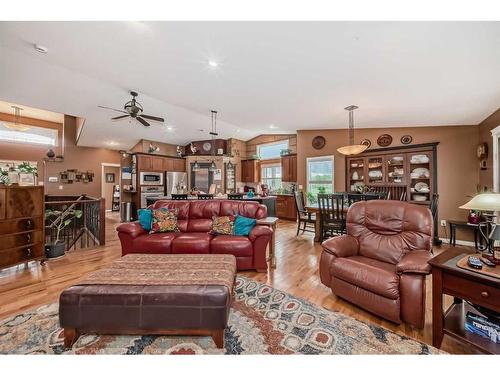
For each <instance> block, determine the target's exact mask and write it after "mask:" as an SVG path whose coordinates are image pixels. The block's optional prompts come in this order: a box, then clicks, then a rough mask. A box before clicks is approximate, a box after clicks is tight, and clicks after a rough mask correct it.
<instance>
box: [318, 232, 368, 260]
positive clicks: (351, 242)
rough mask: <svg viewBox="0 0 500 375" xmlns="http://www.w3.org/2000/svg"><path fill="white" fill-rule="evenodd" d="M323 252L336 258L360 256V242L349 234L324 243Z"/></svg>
mask: <svg viewBox="0 0 500 375" xmlns="http://www.w3.org/2000/svg"><path fill="white" fill-rule="evenodd" d="M321 246H323V250H324V251H326V252H328V253H330V254H332V255H335V256H336V257H351V256H354V255H357V254H358V250H359V242H358V240H357V239H356V238H355V237H353V236H349V235H348V234H344V235H342V236H337V237H333V238H330V239H328V240H326V241H324V242H323V243H322V244H321Z"/></svg>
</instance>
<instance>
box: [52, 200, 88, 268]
mask: <svg viewBox="0 0 500 375" xmlns="http://www.w3.org/2000/svg"><path fill="white" fill-rule="evenodd" d="M81 217H82V211H81V210H75V209H72V208H65V207H64V206H63V210H62V211H59V210H51V209H47V210H45V219H46V220H48V221H50V225H49V226H50V227H51V228H56V236H55V239H54V240H53V242H51V243H48V244H47V245H46V247H45V255H46V256H47V258H57V257H60V256H62V255H64V247H65V244H64V242H63V241H61V240H60V237H61V231H62V230H63V229H64V228H66V227H67V226H68V225H69V224H70V223H71V221H72V220H73V219H74V218H77V219H79V218H81Z"/></svg>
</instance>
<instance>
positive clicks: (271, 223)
mask: <svg viewBox="0 0 500 375" xmlns="http://www.w3.org/2000/svg"><path fill="white" fill-rule="evenodd" d="M277 223H278V218H277V217H274V216H268V217H266V218H265V219H258V220H257V225H267V226H268V227H271V229H272V230H273V235H272V237H271V242H269V256H268V257H267V261H268V262H269V267H270V268H276V253H275V250H276V224H277Z"/></svg>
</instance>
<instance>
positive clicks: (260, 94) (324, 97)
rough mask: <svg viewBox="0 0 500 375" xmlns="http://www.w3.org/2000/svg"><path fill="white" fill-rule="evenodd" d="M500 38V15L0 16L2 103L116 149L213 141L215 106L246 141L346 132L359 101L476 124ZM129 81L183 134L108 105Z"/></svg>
mask: <svg viewBox="0 0 500 375" xmlns="http://www.w3.org/2000/svg"><path fill="white" fill-rule="evenodd" d="M35 42H36V43H39V44H42V45H44V46H46V47H48V49H49V52H48V54H46V55H43V54H39V53H37V52H35V50H34V49H33V43H35ZM499 46H500V23H498V22H146V23H144V22H0V56H1V59H0V100H7V101H12V102H16V103H22V104H24V105H29V106H33V107H39V108H44V109H47V110H51V111H56V112H61V113H67V114H72V115H75V116H80V117H84V118H86V119H87V120H86V125H85V130H84V133H83V135H82V137H81V143H80V144H82V145H88V146H106V147H109V146H107V142H110V141H114V142H117V145H116V146H113V147H112V148H116V149H121V148H127V147H131V146H133V145H134V144H135V143H136V142H137V141H138V140H139V139H141V138H146V139H153V140H157V141H163V142H168V143H179V144H185V143H187V142H189V141H191V140H199V139H206V138H208V133H207V131H208V129H209V127H210V109H216V110H218V111H219V117H218V119H219V121H218V124H219V132H220V135H221V137H237V138H240V139H249V138H251V137H253V136H256V135H258V134H262V133H290V132H294V131H296V130H297V129H323V128H345V127H346V124H347V114H346V112H345V111H344V110H343V108H344V107H345V106H347V105H349V104H357V105H358V106H359V107H360V109H359V110H358V111H357V112H356V115H355V119H356V126H357V127H393V126H424V125H455V124H477V123H479V122H480V121H482V120H483V119H484V118H485V117H487V116H488V115H489V114H491V113H492V112H493V111H495V110H496V109H497V108H498V107H499V106H500V48H499ZM208 60H214V61H217V62H218V63H219V66H218V67H217V68H215V69H214V68H211V67H210V66H209V65H208V63H207V62H208ZM129 89H135V90H137V91H138V92H139V93H140V95H139V101H140V102H141V103H142V104H143V106H144V108H145V113H147V114H151V115H156V116H163V117H165V118H166V120H167V121H166V122H167V125H168V126H171V127H172V130H167V127H166V126H162V125H159V124H155V125H153V126H151V127H150V128H144V127H142V126H140V125H139V124H136V123H129V121H128V120H121V121H114V122H112V121H110V120H109V118H110V117H112V116H114V115H116V114H115V113H114V112H112V111H107V110H103V109H99V108H97V105H99V104H100V105H105V106H110V107H116V108H120V107H121V106H122V105H123V104H124V103H125V102H126V101H127V100H129V95H128V91H129ZM271 124H272V125H274V127H273V128H270V126H271ZM198 129H203V130H204V132H200V131H198Z"/></svg>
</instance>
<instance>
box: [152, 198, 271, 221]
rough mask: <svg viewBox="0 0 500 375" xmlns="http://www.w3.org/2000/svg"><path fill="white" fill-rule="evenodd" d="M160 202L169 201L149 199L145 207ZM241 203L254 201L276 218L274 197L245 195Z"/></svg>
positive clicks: (268, 214)
mask: <svg viewBox="0 0 500 375" xmlns="http://www.w3.org/2000/svg"><path fill="white" fill-rule="evenodd" d="M197 199H198V198H197V197H196V196H195V195H188V200H197ZM214 199H227V196H225V195H221V196H214ZM160 200H169V198H168V197H151V198H146V202H147V205H148V206H150V205H152V204H153V203H154V202H156V201H160ZM241 200H243V201H254V202H258V203H260V204H263V205H264V206H266V207H267V216H276V196H273V195H268V196H266V197H261V196H257V195H255V196H253V197H248V196H246V195H244V196H243V198H242V199H241Z"/></svg>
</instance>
